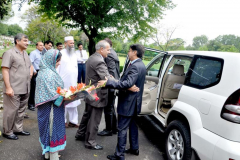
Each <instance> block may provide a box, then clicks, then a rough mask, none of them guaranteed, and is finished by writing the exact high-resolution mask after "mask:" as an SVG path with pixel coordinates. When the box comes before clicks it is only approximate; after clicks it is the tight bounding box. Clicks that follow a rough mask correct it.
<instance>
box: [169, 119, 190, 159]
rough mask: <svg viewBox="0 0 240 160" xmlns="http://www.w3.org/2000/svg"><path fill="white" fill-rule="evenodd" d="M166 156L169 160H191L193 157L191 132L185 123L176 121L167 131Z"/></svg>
mask: <svg viewBox="0 0 240 160" xmlns="http://www.w3.org/2000/svg"><path fill="white" fill-rule="evenodd" d="M165 133H166V142H165V148H166V154H167V157H168V159H169V160H190V159H191V155H192V149H191V138H190V132H189V129H188V127H187V125H185V124H184V123H183V122H181V121H178V120H174V121H172V122H171V123H170V124H169V125H168V127H167V129H166V132H165Z"/></svg>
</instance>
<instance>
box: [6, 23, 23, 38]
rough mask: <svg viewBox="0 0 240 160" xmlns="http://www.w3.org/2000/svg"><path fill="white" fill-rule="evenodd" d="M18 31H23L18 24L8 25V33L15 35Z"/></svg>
mask: <svg viewBox="0 0 240 160" xmlns="http://www.w3.org/2000/svg"><path fill="white" fill-rule="evenodd" d="M18 33H23V29H22V28H21V27H20V26H19V25H18V24H12V25H9V26H8V35H10V36H15V35H16V34H18Z"/></svg>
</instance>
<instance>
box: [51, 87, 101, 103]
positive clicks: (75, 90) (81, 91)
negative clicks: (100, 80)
mask: <svg viewBox="0 0 240 160" xmlns="http://www.w3.org/2000/svg"><path fill="white" fill-rule="evenodd" d="M104 86H105V85H103V86H99V87H95V86H94V85H91V82H90V84H89V85H86V84H84V83H78V84H77V86H71V87H69V89H62V88H61V87H58V88H57V91H56V92H57V93H58V94H59V95H61V96H63V97H65V98H70V97H71V96H73V95H75V96H76V98H75V99H74V100H77V99H85V98H88V99H89V100H95V101H98V100H99V97H98V96H97V93H96V92H94V91H95V90H96V89H98V88H101V87H104Z"/></svg>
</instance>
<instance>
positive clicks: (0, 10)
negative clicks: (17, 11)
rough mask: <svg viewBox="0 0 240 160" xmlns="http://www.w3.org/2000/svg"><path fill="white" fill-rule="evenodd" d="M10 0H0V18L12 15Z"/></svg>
mask: <svg viewBox="0 0 240 160" xmlns="http://www.w3.org/2000/svg"><path fill="white" fill-rule="evenodd" d="M11 1H12V0H0V20H3V19H4V18H6V17H7V16H10V15H12V12H11V10H12V9H11V6H12V5H11Z"/></svg>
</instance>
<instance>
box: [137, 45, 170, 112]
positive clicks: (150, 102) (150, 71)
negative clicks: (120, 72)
mask: <svg viewBox="0 0 240 160" xmlns="http://www.w3.org/2000/svg"><path fill="white" fill-rule="evenodd" d="M167 54H168V53H167V52H163V51H160V50H156V49H152V48H145V53H144V60H143V62H144V63H145V64H146V63H147V60H148V59H149V60H151V61H150V62H149V63H148V64H147V65H146V69H147V75H146V79H145V83H144V91H143V97H142V108H141V113H140V114H142V115H144V114H151V113H152V112H153V111H154V110H155V108H156V104H157V103H158V99H157V97H158V96H157V94H158V91H159V80H160V78H161V72H162V69H163V65H164V62H165V59H166V56H167ZM151 57H154V58H153V59H152V58H151Z"/></svg>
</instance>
